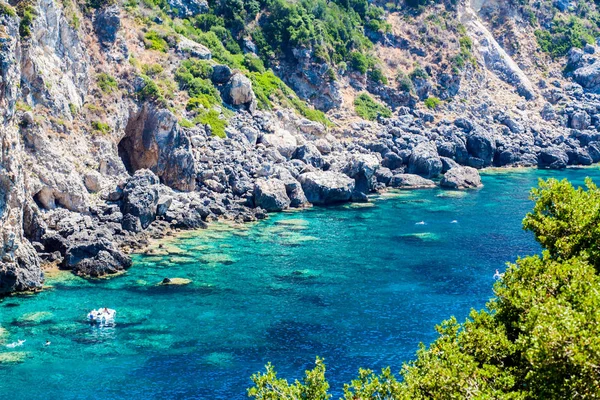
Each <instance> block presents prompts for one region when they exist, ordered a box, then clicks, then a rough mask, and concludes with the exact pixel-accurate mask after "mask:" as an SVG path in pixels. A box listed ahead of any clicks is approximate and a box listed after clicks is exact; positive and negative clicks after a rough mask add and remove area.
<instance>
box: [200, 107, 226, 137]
mask: <svg viewBox="0 0 600 400" xmlns="http://www.w3.org/2000/svg"><path fill="white" fill-rule="evenodd" d="M194 123H196V124H203V125H208V126H210V129H211V132H212V134H213V135H214V136H218V137H220V138H224V137H225V136H226V135H225V128H226V127H227V120H226V119H224V117H221V113H219V112H218V111H216V110H208V111H206V112H204V113H202V114H200V115H199V116H198V117H196V118H195V119H194Z"/></svg>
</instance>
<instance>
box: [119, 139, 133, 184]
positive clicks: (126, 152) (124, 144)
mask: <svg viewBox="0 0 600 400" xmlns="http://www.w3.org/2000/svg"><path fill="white" fill-rule="evenodd" d="M132 151H133V141H132V140H131V138H130V137H129V136H125V137H124V138H123V139H121V141H120V142H119V145H118V152H119V157H120V158H121V161H123V165H125V169H126V170H127V172H129V173H130V174H131V175H133V174H134V173H135V169H134V168H133V164H132V162H131V154H132Z"/></svg>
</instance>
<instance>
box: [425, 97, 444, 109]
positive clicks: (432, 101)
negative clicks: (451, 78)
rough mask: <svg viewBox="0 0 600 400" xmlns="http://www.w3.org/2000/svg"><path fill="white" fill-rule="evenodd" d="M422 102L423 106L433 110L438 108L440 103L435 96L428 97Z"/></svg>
mask: <svg viewBox="0 0 600 400" xmlns="http://www.w3.org/2000/svg"><path fill="white" fill-rule="evenodd" d="M424 104H425V107H427V108H429V109H430V110H434V109H436V108H438V107H439V105H440V104H442V101H441V100H440V99H438V98H437V97H428V98H427V99H425V101H424Z"/></svg>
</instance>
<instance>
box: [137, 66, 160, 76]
mask: <svg viewBox="0 0 600 400" xmlns="http://www.w3.org/2000/svg"><path fill="white" fill-rule="evenodd" d="M163 71H164V68H163V67H162V65H160V64H144V65H142V73H143V74H144V75H147V76H151V77H155V76H157V75H160V74H161V73H162V72H163Z"/></svg>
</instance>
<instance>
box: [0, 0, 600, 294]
mask: <svg viewBox="0 0 600 400" xmlns="http://www.w3.org/2000/svg"><path fill="white" fill-rule="evenodd" d="M217 3H219V4H221V3H223V4H225V5H224V6H223V7H225V9H227V7H229V5H228V3H227V2H217ZM373 3H377V4H378V2H373ZM400 3H402V4H400V5H399V6H398V7H395V8H390V9H384V8H379V7H377V8H375V7H376V4H370V5H369V6H368V7H373V10H375V9H376V10H381V12H379V11H377V12H373V13H372V14H369V15H371V16H369V17H366V16H364V17H363V16H361V18H362V19H360V23H361V24H362V25H360V26H359V28H360V29H361V32H364V38H365V40H366V41H368V43H370V44H369V45H368V46H365V47H364V49H363V48H361V47H360V46H362V45H359V44H357V43H347V44H346V45H347V47H348V48H350V49H353V48H355V49H356V50H355V51H352V52H350V53H348V54H347V55H343V56H342V55H340V53H339V51H338V50H336V49H337V48H336V47H327V46H325V47H324V48H323V47H322V43H321V42H319V41H318V40H316V39H315V38H312V39H310V40H306V41H301V40H297V39H294V40H292V39H291V38H288V40H287V42H285V43H283V44H282V45H283V46H284V47H283V48H281V49H279V50H277V49H275V48H272V49H268V51H267V48H266V46H267V45H266V44H265V40H264V38H265V37H267V38H268V37H269V36H268V34H269V32H271V31H272V29H271V28H270V25H269V24H270V23H272V21H270V20H269V18H270V15H272V14H269V13H268V12H266V11H265V10H260V7H259V11H257V14H255V15H254V19H252V18H250V17H247V22H248V25H247V26H246V27H244V28H241V27H239V26H237V27H236V28H232V26H233V25H228V22H227V21H228V20H227V19H226V22H225V26H226V27H227V29H229V30H227V29H225V28H224V27H221V26H217V28H222V29H213V28H214V26H209V25H210V24H209V25H207V24H208V23H207V22H206V21H208V20H209V18H208V17H206V18H204V17H203V16H205V15H214V14H215V13H217V12H218V10H219V8H218V7H217V6H215V5H209V3H207V2H206V1H203V0H179V1H177V0H169V1H168V2H166V3H165V4H160V5H154V6H153V5H152V4H151V3H150V2H149V3H140V4H137V2H121V1H106V2H102V1H89V2H69V1H63V2H59V1H57V0H27V1H25V0H20V1H10V2H9V3H4V2H2V3H0V118H1V119H0V137H1V139H2V153H1V155H0V245H1V246H0V257H1V260H0V293H1V294H6V293H11V292H15V291H27V290H37V289H40V288H41V287H42V284H43V282H44V274H43V271H42V266H43V265H44V264H55V265H58V266H60V268H63V269H68V270H72V271H73V272H74V273H76V274H78V275H82V276H86V277H98V276H103V275H107V274H114V273H117V272H119V271H122V270H124V269H126V268H128V267H129V266H130V265H131V259H130V257H129V256H128V253H129V252H130V251H131V250H132V249H134V248H136V247H139V246H143V245H144V244H145V243H147V241H148V239H149V238H153V237H161V236H163V235H164V234H165V233H166V232H168V231H169V230H170V229H196V228H202V227H205V226H206V224H207V223H209V222H211V221H215V220H218V219H227V220H234V221H240V222H248V221H254V220H257V219H263V218H265V217H266V215H267V214H268V213H271V212H277V211H281V210H285V209H288V208H301V207H305V206H308V205H311V204H314V205H324V204H331V203H340V202H365V201H368V199H367V195H369V194H371V193H375V192H378V191H382V190H384V189H385V188H388V187H393V188H427V187H434V186H437V185H440V186H442V187H444V188H448V189H449V190H452V189H469V188H476V187H479V186H480V185H481V181H480V179H479V174H478V172H477V170H478V169H481V168H486V167H492V166H493V167H514V166H531V167H539V168H551V169H562V168H565V167H567V166H569V165H590V164H592V163H596V162H598V161H600V142H599V139H600V134H599V130H600V96H599V95H598V88H599V87H600V58H599V56H598V51H599V49H598V47H597V45H596V43H595V42H594V41H592V40H589V37H590V36H591V33H590V34H586V36H585V37H583V38H579V39H581V40H578V41H577V40H573V41H572V43H568V44H573V48H569V49H566V50H565V51H563V54H558V53H557V54H548V53H549V49H548V47H547V46H546V45H545V44H546V42H543V41H542V39H543V35H542V36H540V34H536V33H535V32H537V31H538V30H539V29H542V30H548V31H549V32H551V29H550V27H551V24H552V23H553V22H551V21H552V18H554V16H555V15H556V14H557V13H560V15H562V14H565V15H568V14H572V15H575V16H577V18H583V16H582V15H583V14H582V11H580V10H579V9H576V8H573V7H571V6H570V5H569V4H568V3H569V2H565V1H557V2H554V3H553V5H550V6H549V8H548V7H541V8H539V9H536V10H534V11H532V10H531V9H525V8H523V7H524V6H523V5H522V4H520V5H513V4H512V2H500V1H493V0H461V1H458V2H454V1H446V2H445V1H437V2H435V4H433V5H431V7H430V8H427V9H425V10H421V11H419V12H417V11H415V10H413V9H411V8H410V7H408V6H404V3H403V2H400ZM565 3H567V6H566V7H563V6H564V4H565ZM215 7H217V8H215ZM594 7H595V6H594ZM530 11H531V12H533V13H534V14H535V13H537V14H535V16H536V18H537V20H535V21H537V22H535V23H536V24H538V25H539V26H536V25H535V24H534V21H533V20H532V19H528V18H526V16H527V15H529V14H527V13H528V12H530ZM223 15H226V14H223ZM244 15H245V14H244ZM432 16H433V17H432ZM226 18H227V17H226ZM434 20H435V21H434ZM363 25H364V26H363ZM242 26H243V24H242ZM377 27H379V28H377ZM359 28H356V29H359ZM211 29H212V30H211ZM227 32H229V33H227ZM231 32H233V34H232V33H231ZM256 32H262V35H263V36H260V35H258V34H256ZM592 33H593V32H592ZM549 34H550V33H549ZM219 35H220V36H219ZM312 35H316V33H314V32H313V33H312ZM261 37H262V39H263V40H262V41H261V40H259V39H260V38H261ZM586 39H587V40H586ZM592 39H593V37H592ZM269 45H270V46H274V44H273V43H270V44H269ZM332 46H333V45H332ZM569 47H570V46H569ZM567 50H568V53H567ZM324 51H325V52H326V53H327V52H329V53H328V55H327V56H324V55H323V52H324ZM362 53H366V54H368V55H369V59H368V60H366V61H365V64H364V65H363V63H362V62H361V58H360V55H359V54H362ZM337 55H339V57H337ZM459 56H460V57H461V58H460V59H459V58H457V57H459ZM240 60H241V61H240ZM461 60H462V61H461ZM367 61H368V62H367ZM265 64H266V65H265ZM266 67H268V68H270V70H267V69H266ZM373 110H375V113H374V114H373Z"/></svg>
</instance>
